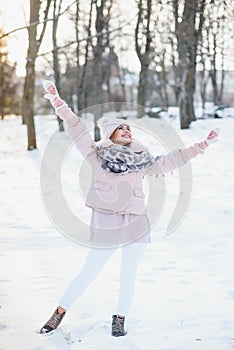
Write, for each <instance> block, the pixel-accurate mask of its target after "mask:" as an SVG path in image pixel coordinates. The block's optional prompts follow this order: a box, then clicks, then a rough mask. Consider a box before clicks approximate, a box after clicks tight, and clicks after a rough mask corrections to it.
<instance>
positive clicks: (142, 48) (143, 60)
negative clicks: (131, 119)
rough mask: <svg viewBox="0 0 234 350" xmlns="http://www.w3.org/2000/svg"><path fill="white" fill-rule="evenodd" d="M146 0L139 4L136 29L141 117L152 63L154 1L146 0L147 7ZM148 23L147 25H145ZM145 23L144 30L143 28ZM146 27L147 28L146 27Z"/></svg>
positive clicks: (138, 99)
mask: <svg viewBox="0 0 234 350" xmlns="http://www.w3.org/2000/svg"><path fill="white" fill-rule="evenodd" d="M143 2H144V0H140V1H139V4H138V16H137V24H136V29H135V48H136V53H137V56H138V58H139V61H140V64H141V70H140V75H139V84H138V95H137V105H138V108H137V117H138V118H141V117H142V116H143V115H144V109H145V108H144V107H145V105H146V90H147V83H148V72H149V65H150V53H151V42H152V37H151V31H150V21H151V12H152V1H151V0H146V8H144V4H143ZM144 23H146V25H144ZM142 25H143V30H142ZM145 27H146V28H145ZM143 33H145V34H144V38H145V45H144V44H143V43H142V35H143Z"/></svg>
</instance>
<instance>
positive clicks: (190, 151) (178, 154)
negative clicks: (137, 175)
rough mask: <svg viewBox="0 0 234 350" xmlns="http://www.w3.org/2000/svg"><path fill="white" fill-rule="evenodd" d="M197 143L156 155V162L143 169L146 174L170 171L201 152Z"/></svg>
mask: <svg viewBox="0 0 234 350" xmlns="http://www.w3.org/2000/svg"><path fill="white" fill-rule="evenodd" d="M202 153H203V151H202V150H201V149H200V148H199V146H198V145H197V144H195V145H193V146H191V147H189V148H184V149H176V150H174V151H172V152H170V153H168V154H166V155H162V156H159V157H157V161H156V163H155V164H154V165H153V166H152V167H151V168H149V169H147V170H146V171H145V174H146V175H160V174H162V175H163V174H165V173H168V172H172V171H173V170H175V169H178V168H180V167H182V166H184V165H185V164H186V163H187V162H188V161H189V160H190V159H192V158H194V157H196V156H197V155H198V154H202Z"/></svg>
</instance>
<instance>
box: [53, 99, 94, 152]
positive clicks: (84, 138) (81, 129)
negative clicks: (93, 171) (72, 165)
mask: <svg viewBox="0 0 234 350" xmlns="http://www.w3.org/2000/svg"><path fill="white" fill-rule="evenodd" d="M56 112H57V115H58V116H59V117H60V118H61V119H62V120H63V121H64V122H65V123H66V124H67V126H68V129H67V130H68V133H69V135H70V136H71V138H72V139H73V141H74V143H75V144H76V146H77V148H78V149H79V151H80V153H81V154H82V155H83V156H84V157H87V156H88V155H90V154H91V153H93V152H95V151H96V146H95V142H94V141H93V139H92V137H91V134H90V132H89V130H88V128H87V125H86V123H85V121H84V120H83V119H82V118H80V117H78V116H77V115H76V114H75V113H73V112H72V110H71V108H69V107H66V106H65V107H63V108H61V109H59V110H57V111H56Z"/></svg>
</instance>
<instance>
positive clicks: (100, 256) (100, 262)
mask: <svg viewBox="0 0 234 350" xmlns="http://www.w3.org/2000/svg"><path fill="white" fill-rule="evenodd" d="M114 252H115V249H95V248H90V250H89V252H88V254H87V257H86V260H85V262H84V265H83V267H82V269H81V271H80V273H79V274H78V276H77V277H76V278H75V279H74V280H73V281H72V282H71V284H70V285H69V287H68V288H67V290H66V292H65V294H64V295H63V297H62V299H61V300H60V301H59V306H60V307H62V308H64V309H65V310H67V309H68V308H69V307H70V306H71V304H72V303H73V302H74V301H75V300H76V299H77V298H79V297H80V296H81V295H82V294H83V292H84V291H85V290H86V288H87V287H88V286H89V284H90V283H91V282H92V281H93V280H94V279H95V277H96V276H97V275H98V273H99V272H100V271H101V269H102V268H103V267H104V265H105V264H106V263H107V261H108V260H109V259H110V257H111V256H112V254H113V253H114Z"/></svg>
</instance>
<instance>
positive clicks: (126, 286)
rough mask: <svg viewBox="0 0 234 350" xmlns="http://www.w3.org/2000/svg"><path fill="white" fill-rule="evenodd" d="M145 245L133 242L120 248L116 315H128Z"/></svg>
mask: <svg viewBox="0 0 234 350" xmlns="http://www.w3.org/2000/svg"><path fill="white" fill-rule="evenodd" d="M146 245H147V244H146V243H139V242H135V243H131V244H129V245H127V246H124V247H123V248H122V259H121V268H120V290H119V299H118V305H117V310H116V314H117V315H124V316H127V315H128V312H129V309H130V307H131V304H132V301H133V297H134V291H135V277H136V272H137V268H138V266H139V263H140V260H141V257H142V255H143V253H144V251H145V248H146Z"/></svg>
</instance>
